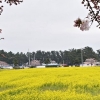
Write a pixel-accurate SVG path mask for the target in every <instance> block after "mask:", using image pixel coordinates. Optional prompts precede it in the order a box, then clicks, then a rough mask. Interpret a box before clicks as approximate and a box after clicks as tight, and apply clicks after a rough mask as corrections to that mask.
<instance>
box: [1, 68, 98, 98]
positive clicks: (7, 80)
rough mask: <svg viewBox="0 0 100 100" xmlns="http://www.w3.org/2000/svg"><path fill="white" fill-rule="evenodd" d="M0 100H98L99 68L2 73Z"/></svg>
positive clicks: (10, 71) (38, 69)
mask: <svg viewBox="0 0 100 100" xmlns="http://www.w3.org/2000/svg"><path fill="white" fill-rule="evenodd" d="M0 100H100V68H99V67H85V68H81V67H74V68H72V67H68V68H33V69H17V70H15V69H13V70H3V69H2V70H0Z"/></svg>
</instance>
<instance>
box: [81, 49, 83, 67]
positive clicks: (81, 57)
mask: <svg viewBox="0 0 100 100" xmlns="http://www.w3.org/2000/svg"><path fill="white" fill-rule="evenodd" d="M81 63H82V66H83V52H82V48H81Z"/></svg>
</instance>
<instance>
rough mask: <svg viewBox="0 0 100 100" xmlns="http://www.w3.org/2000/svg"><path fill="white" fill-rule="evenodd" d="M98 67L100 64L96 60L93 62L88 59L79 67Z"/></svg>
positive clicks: (91, 59)
mask: <svg viewBox="0 0 100 100" xmlns="http://www.w3.org/2000/svg"><path fill="white" fill-rule="evenodd" d="M98 65H100V62H98V61H97V60H95V59H94V58H89V59H86V60H85V62H83V64H81V65H80V67H82V66H83V67H84V66H98Z"/></svg>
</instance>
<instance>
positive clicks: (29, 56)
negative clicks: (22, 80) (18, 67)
mask: <svg viewBox="0 0 100 100" xmlns="http://www.w3.org/2000/svg"><path fill="white" fill-rule="evenodd" d="M28 58H29V66H30V53H29V49H28Z"/></svg>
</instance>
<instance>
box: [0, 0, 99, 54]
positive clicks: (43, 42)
mask: <svg viewBox="0 0 100 100" xmlns="http://www.w3.org/2000/svg"><path fill="white" fill-rule="evenodd" d="M81 1H82V0H81ZM81 1H80V0H24V2H23V3H21V4H20V5H18V6H15V5H13V6H9V5H8V4H4V11H3V13H2V15H1V16H0V22H1V24H0V28H1V29H2V30H3V31H2V33H1V34H0V35H1V37H4V38H5V39H4V40H1V41H0V47H1V48H0V49H3V50H5V51H7V52H9V51H12V52H14V53H16V52H25V53H26V52H27V51H28V49H29V50H30V52H32V51H37V50H44V51H51V50H69V49H72V48H75V49H78V48H83V47H86V46H89V47H92V48H93V49H94V50H97V49H100V47H99V43H100V39H99V37H100V30H99V29H98V28H97V27H96V24H97V23H94V24H93V25H92V27H91V28H90V30H89V31H84V32H82V31H81V30H79V29H78V28H75V27H73V24H74V22H73V21H74V20H75V19H76V18H78V17H81V18H85V17H86V16H87V13H88V10H87V9H86V8H85V7H84V6H83V5H82V4H81Z"/></svg>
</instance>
